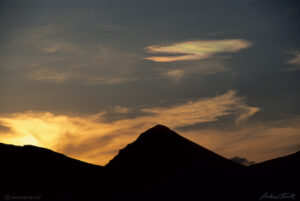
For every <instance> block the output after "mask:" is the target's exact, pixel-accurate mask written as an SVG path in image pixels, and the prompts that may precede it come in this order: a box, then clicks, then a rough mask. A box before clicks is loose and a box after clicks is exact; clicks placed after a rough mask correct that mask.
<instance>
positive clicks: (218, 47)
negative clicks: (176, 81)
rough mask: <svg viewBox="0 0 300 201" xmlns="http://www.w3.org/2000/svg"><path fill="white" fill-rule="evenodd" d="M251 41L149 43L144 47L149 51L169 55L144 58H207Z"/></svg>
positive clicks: (235, 50) (248, 44)
mask: <svg viewBox="0 0 300 201" xmlns="http://www.w3.org/2000/svg"><path fill="white" fill-rule="evenodd" d="M251 45H252V43H251V42H249V41H247V40H242V39H225V40H195V41H187V42H177V43H173V44H171V45H165V46H164V45H151V46H148V47H146V48H145V49H146V51H147V52H149V53H159V54H170V55H171V56H152V57H146V58H145V59H148V60H151V61H155V62H175V61H190V60H201V59H205V58H209V57H211V56H213V55H215V54H217V53H222V52H237V51H240V50H242V49H245V48H248V47H250V46H251Z"/></svg>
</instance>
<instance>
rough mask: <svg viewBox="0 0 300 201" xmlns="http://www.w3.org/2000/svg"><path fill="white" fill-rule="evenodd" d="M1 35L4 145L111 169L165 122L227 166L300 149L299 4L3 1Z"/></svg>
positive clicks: (254, 0) (278, 0) (0, 133)
mask: <svg viewBox="0 0 300 201" xmlns="http://www.w3.org/2000/svg"><path fill="white" fill-rule="evenodd" d="M0 28H1V32H0V34H1V37H0V41H1V42H0V80H1V83H0V92H1V96H0V142H2V143H8V144H16V145H24V144H32V145H36V146H41V147H46V148H50V149H52V150H54V151H58V152H61V153H64V154H66V155H68V156H71V157H75V158H77V159H80V160H83V161H87V162H91V163H95V164H99V165H105V164H106V163H107V162H108V161H109V160H110V159H112V157H113V156H114V155H116V154H117V153H118V150H119V149H120V148H123V147H124V146H125V145H127V144H128V143H130V142H132V141H133V140H135V139H136V137H137V136H138V135H139V134H140V133H141V132H143V131H145V130H146V129H148V128H150V127H152V126H154V125H156V124H164V125H166V126H168V127H170V128H171V129H173V130H175V131H176V132H178V133H179V134H181V135H183V136H184V137H186V138H188V139H190V140H193V141H195V142H197V143H198V144H200V145H201V146H204V147H206V148H208V149H210V150H212V151H214V152H216V153H218V154H220V155H223V156H225V157H227V158H231V157H234V156H239V157H243V158H247V159H248V160H251V161H255V162H260V161H263V160H267V159H271V158H274V157H278V156H283V155H286V154H290V153H293V152H296V151H299V150H300V1H298V0H227V1H222V0H151V1H150V0H149V1H145V0H126V1H125V0H99V1H96V0H80V1H79V0H1V2H0ZM154 146H155V145H154Z"/></svg>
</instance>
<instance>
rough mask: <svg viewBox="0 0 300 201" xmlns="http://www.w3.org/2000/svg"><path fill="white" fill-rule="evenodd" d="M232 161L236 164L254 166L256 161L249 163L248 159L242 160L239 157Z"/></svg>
mask: <svg viewBox="0 0 300 201" xmlns="http://www.w3.org/2000/svg"><path fill="white" fill-rule="evenodd" d="M230 160H232V161H234V162H236V163H240V164H242V165H247V166H248V165H253V164H254V163H255V162H254V161H249V160H248V159H247V158H241V157H239V156H235V157H233V158H231V159H230Z"/></svg>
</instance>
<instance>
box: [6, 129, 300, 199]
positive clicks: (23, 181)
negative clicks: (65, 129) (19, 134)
mask: <svg viewBox="0 0 300 201" xmlns="http://www.w3.org/2000/svg"><path fill="white" fill-rule="evenodd" d="M0 161H1V174H2V176H1V186H2V188H1V190H0V193H1V196H2V197H1V198H4V197H3V196H4V195H9V196H14V195H15V196H17V195H25V196H26V195H27V196H35V195H37V196H41V197H40V198H39V199H40V200H41V199H42V200H259V199H260V198H262V196H263V195H264V194H265V193H269V194H270V193H273V194H274V195H277V194H281V193H290V194H296V196H297V193H299V187H298V186H299V185H297V184H295V182H293V181H296V182H298V181H299V179H300V177H299V175H300V174H299V169H300V152H297V153H295V154H292V155H289V156H286V157H281V158H278V159H273V160H270V161H266V162H263V163H259V164H255V165H252V166H250V167H247V166H243V165H240V164H238V163H235V162H233V161H231V160H228V159H226V158H224V157H222V156H220V155H218V154H216V153H213V152H212V151H210V150H208V149H206V148H204V147H201V146H200V145H198V144H196V143H194V142H192V141H190V140H188V139H186V138H184V137H182V136H180V135H178V134H177V133H175V132H174V131H172V130H170V129H169V128H167V127H165V126H162V125H157V126H155V127H153V128H151V129H149V130H147V131H146V132H144V133H142V134H141V135H140V136H139V137H138V138H137V140H136V141H134V142H133V143H131V144H129V145H127V146H126V147H125V148H124V149H122V150H120V152H119V154H118V155H117V156H115V157H114V158H113V159H112V160H111V161H110V162H109V163H108V164H107V165H106V166H104V167H102V166H98V165H92V164H88V163H85V162H82V161H79V160H75V159H72V158H69V157H67V156H65V155H63V154H59V153H56V152H53V151H51V150H48V149H44V148H39V147H35V146H23V147H21V146H13V145H6V144H0ZM290 194H286V195H290ZM298 196H299V194H298ZM1 198H0V199H1ZM293 198H295V199H297V197H293ZM263 199H265V198H263ZM281 200H291V197H286V198H284V199H282V197H281Z"/></svg>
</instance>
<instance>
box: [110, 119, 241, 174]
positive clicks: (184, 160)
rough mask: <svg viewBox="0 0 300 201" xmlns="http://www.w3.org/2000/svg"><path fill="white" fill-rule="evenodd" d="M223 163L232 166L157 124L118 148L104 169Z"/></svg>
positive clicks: (178, 166) (136, 168) (137, 168)
mask: <svg viewBox="0 0 300 201" xmlns="http://www.w3.org/2000/svg"><path fill="white" fill-rule="evenodd" d="M224 163H225V165H224V166H232V165H233V166H235V165H236V164H235V163H234V162H232V161H229V160H227V159H225V158H223V157H221V156H219V155H218V154H215V153H213V152H212V151H210V150H208V149H206V148H204V147H202V146H200V145H198V144H196V143H194V142H192V141H190V140H188V139H186V138H184V137H183V136H181V135H179V134H177V133H176V132H174V131H172V130H171V129H169V128H168V127H166V126H164V125H160V124H159V125H156V126H154V127H152V128H150V129H148V130H147V131H145V132H143V133H142V134H140V136H139V137H138V138H137V139H136V140H135V141H134V142H132V143H131V144H128V145H127V146H126V147H125V148H123V149H121V150H120V151H119V154H118V155H116V156H115V157H114V158H113V159H112V160H111V161H110V162H109V163H108V164H107V165H106V167H107V168H112V169H122V170H126V171H129V172H138V171H140V170H143V169H145V168H146V169H152V170H154V169H157V168H158V167H160V168H161V169H165V170H166V171H167V170H168V171H170V170H171V169H174V170H175V169H177V170H178V169H180V168H181V167H182V166H193V167H198V166H202V167H203V166H219V165H220V164H224ZM233 163H234V164H233ZM221 166H223V165H221ZM174 167H176V168H174Z"/></svg>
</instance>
